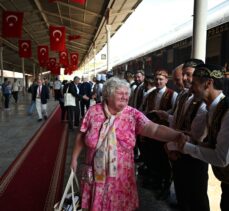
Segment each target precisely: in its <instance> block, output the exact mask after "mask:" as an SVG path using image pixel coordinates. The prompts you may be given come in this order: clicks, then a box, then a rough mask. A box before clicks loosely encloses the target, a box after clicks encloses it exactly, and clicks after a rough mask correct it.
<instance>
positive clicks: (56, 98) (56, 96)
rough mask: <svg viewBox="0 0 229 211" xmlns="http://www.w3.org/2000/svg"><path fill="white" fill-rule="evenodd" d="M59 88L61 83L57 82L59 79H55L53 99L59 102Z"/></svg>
mask: <svg viewBox="0 0 229 211" xmlns="http://www.w3.org/2000/svg"><path fill="white" fill-rule="evenodd" d="M61 87H62V83H61V81H60V80H59V78H58V77H56V80H55V81H54V98H55V100H59V98H60V97H61Z"/></svg>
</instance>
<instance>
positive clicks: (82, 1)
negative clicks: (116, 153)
mask: <svg viewBox="0 0 229 211" xmlns="http://www.w3.org/2000/svg"><path fill="white" fill-rule="evenodd" d="M70 1H71V2H75V3H79V4H82V5H84V4H85V1H86V0H70Z"/></svg>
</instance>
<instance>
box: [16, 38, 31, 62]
mask: <svg viewBox="0 0 229 211" xmlns="http://www.w3.org/2000/svg"><path fill="white" fill-rule="evenodd" d="M18 48H19V56H20V57H22V58H30V57H31V56H32V49H31V40H18Z"/></svg>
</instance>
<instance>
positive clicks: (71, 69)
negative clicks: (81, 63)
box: [64, 65, 77, 75]
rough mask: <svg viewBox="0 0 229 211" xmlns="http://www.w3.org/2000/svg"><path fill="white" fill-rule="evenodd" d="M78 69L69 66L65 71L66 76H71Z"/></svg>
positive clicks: (74, 66)
mask: <svg viewBox="0 0 229 211" xmlns="http://www.w3.org/2000/svg"><path fill="white" fill-rule="evenodd" d="M76 69H77V67H76V65H69V66H67V67H65V69H64V75H71V74H72V73H73V71H75V70H76Z"/></svg>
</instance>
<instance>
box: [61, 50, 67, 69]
mask: <svg viewBox="0 0 229 211" xmlns="http://www.w3.org/2000/svg"><path fill="white" fill-rule="evenodd" d="M59 63H60V64H62V65H64V66H65V67H66V66H68V52H67V50H65V51H60V52H59Z"/></svg>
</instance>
